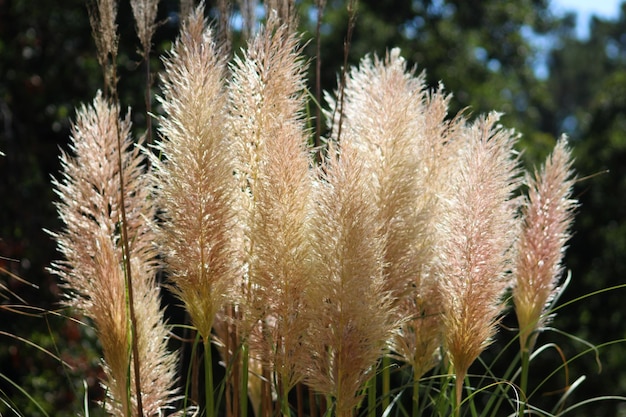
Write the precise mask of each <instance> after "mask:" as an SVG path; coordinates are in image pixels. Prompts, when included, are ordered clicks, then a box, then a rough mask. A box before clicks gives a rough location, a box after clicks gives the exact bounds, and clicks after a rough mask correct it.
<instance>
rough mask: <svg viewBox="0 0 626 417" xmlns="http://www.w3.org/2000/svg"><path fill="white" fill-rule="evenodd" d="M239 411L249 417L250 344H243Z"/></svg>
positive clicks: (242, 416) (243, 416)
mask: <svg viewBox="0 0 626 417" xmlns="http://www.w3.org/2000/svg"><path fill="white" fill-rule="evenodd" d="M239 412H240V413H241V417H248V345H246V344H245V343H244V344H242V345H241V386H240V387H239Z"/></svg>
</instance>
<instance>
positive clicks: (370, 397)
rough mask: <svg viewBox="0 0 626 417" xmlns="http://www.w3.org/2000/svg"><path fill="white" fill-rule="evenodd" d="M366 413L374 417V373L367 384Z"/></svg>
mask: <svg viewBox="0 0 626 417" xmlns="http://www.w3.org/2000/svg"><path fill="white" fill-rule="evenodd" d="M367 415H368V417H376V375H375V374H374V375H373V376H372V378H371V379H370V381H369V383H368V386H367Z"/></svg>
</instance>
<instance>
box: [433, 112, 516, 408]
mask: <svg viewBox="0 0 626 417" xmlns="http://www.w3.org/2000/svg"><path fill="white" fill-rule="evenodd" d="M497 119H498V118H497V115H496V114H491V115H490V116H488V117H486V118H482V119H479V120H478V121H477V122H475V123H474V124H473V125H471V126H465V127H463V128H462V129H461V130H460V131H459V132H458V136H459V137H457V138H456V141H457V143H451V144H450V145H449V146H450V147H451V150H452V151H454V152H455V157H456V158H458V159H456V164H450V165H449V168H450V169H451V171H450V172H449V181H450V188H449V189H448V192H447V193H446V194H445V201H444V211H443V213H442V221H441V222H440V224H439V227H440V233H441V235H442V236H443V237H444V238H443V242H442V247H441V248H439V249H438V255H439V258H440V259H439V260H438V264H437V268H440V270H439V274H440V281H441V284H440V287H441V292H442V301H443V306H444V315H443V322H444V343H445V347H446V349H447V352H448V355H449V357H450V359H451V361H452V365H453V367H454V371H455V374H456V378H457V380H456V384H457V392H456V395H457V407H458V406H459V404H460V399H461V388H462V386H463V379H464V378H465V376H466V374H467V370H468V369H469V367H470V365H471V364H472V362H474V360H475V359H476V358H477V357H478V355H479V354H480V353H481V352H482V351H483V350H484V349H485V347H486V346H487V345H488V344H489V343H490V339H491V337H492V336H493V335H494V334H495V332H496V323H497V322H498V320H499V316H500V314H501V312H502V310H503V307H504V304H503V296H504V292H505V291H506V290H507V288H509V287H510V285H511V278H510V274H509V273H508V272H507V271H509V270H510V268H511V256H512V251H511V248H512V247H513V244H514V241H515V238H516V232H517V230H518V221H517V218H516V211H517V206H518V204H517V202H516V200H515V199H513V192H514V190H515V189H516V188H517V186H518V185H519V180H518V176H519V175H518V172H519V170H518V163H517V158H516V157H515V156H514V152H513V144H514V143H515V139H516V136H515V135H514V134H513V133H512V132H510V131H506V130H503V129H502V128H500V127H499V126H496V125H495V123H496V122H497Z"/></svg>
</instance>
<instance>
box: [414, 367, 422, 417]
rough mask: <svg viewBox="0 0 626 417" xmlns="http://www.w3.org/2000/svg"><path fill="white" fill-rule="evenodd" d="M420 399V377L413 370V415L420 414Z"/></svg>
mask: <svg viewBox="0 0 626 417" xmlns="http://www.w3.org/2000/svg"><path fill="white" fill-rule="evenodd" d="M413 369H414V370H415V368H413ZM419 400H420V378H419V376H418V375H417V374H416V373H415V371H414V372H413V401H412V405H413V407H412V413H413V414H412V416H413V417H418V416H419Z"/></svg>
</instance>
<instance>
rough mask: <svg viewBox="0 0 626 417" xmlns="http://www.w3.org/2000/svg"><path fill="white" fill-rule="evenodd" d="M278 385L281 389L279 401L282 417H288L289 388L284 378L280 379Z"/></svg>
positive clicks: (289, 413)
mask: <svg viewBox="0 0 626 417" xmlns="http://www.w3.org/2000/svg"><path fill="white" fill-rule="evenodd" d="M281 379H282V381H280V385H281V388H282V390H281V391H282V394H281V396H282V398H281V399H280V407H281V412H282V414H283V417H289V416H290V415H291V412H290V411H289V387H288V386H287V384H285V380H286V379H285V378H283V377H281Z"/></svg>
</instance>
